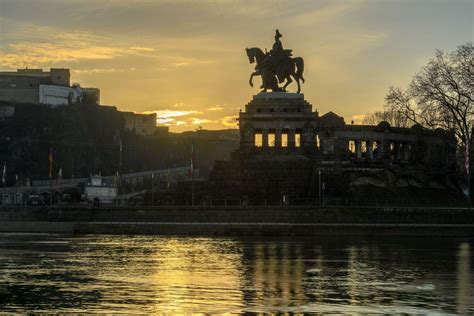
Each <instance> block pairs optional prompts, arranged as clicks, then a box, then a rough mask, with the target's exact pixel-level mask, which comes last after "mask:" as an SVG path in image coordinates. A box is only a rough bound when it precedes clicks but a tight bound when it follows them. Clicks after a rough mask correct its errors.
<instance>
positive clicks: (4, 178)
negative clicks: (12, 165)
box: [2, 161, 7, 184]
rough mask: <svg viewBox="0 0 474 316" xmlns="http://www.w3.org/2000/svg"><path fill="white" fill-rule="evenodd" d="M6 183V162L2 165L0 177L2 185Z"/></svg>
mask: <svg viewBox="0 0 474 316" xmlns="http://www.w3.org/2000/svg"><path fill="white" fill-rule="evenodd" d="M6 181H7V162H6V161H5V163H4V164H3V176H2V183H3V184H5V183H6Z"/></svg>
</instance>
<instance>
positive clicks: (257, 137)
mask: <svg viewBox="0 0 474 316" xmlns="http://www.w3.org/2000/svg"><path fill="white" fill-rule="evenodd" d="M262 145H263V138H262V132H255V147H262Z"/></svg>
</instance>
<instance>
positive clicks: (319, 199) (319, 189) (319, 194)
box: [318, 169, 322, 206]
mask: <svg viewBox="0 0 474 316" xmlns="http://www.w3.org/2000/svg"><path fill="white" fill-rule="evenodd" d="M318 175H319V181H318V202H319V205H320V206H321V204H322V203H321V169H319V170H318Z"/></svg>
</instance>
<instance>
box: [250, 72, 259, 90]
mask: <svg viewBox="0 0 474 316" xmlns="http://www.w3.org/2000/svg"><path fill="white" fill-rule="evenodd" d="M259 75H260V72H258V71H256V72H254V73H252V74H251V75H250V79H249V84H250V86H251V87H253V82H252V79H253V76H259Z"/></svg>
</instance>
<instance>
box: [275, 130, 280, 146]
mask: <svg viewBox="0 0 474 316" xmlns="http://www.w3.org/2000/svg"><path fill="white" fill-rule="evenodd" d="M275 148H281V129H276V130H275Z"/></svg>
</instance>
